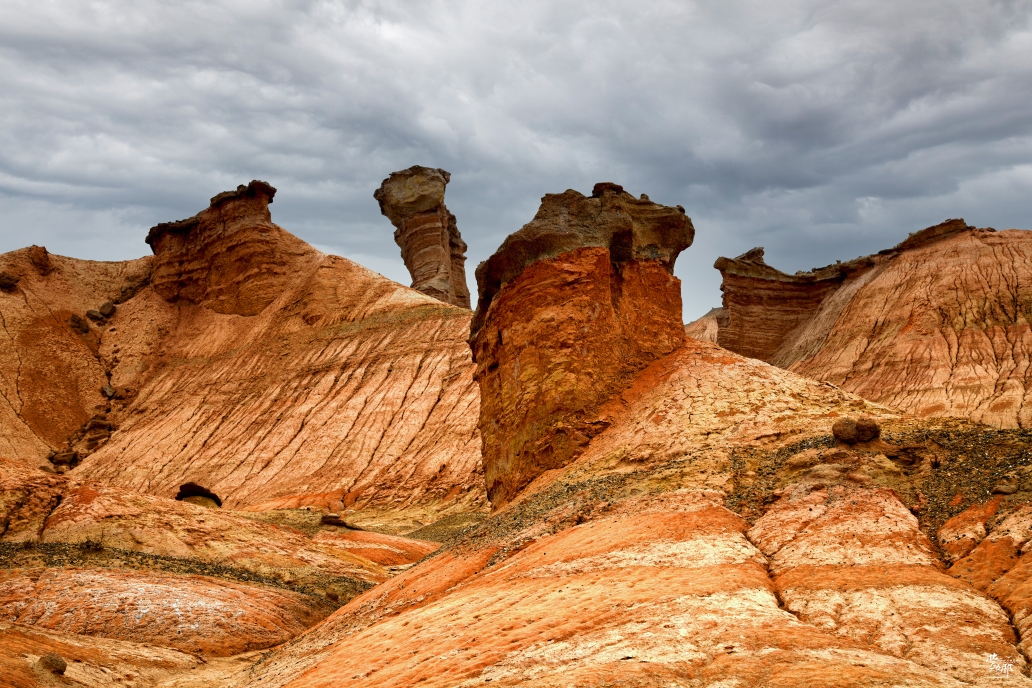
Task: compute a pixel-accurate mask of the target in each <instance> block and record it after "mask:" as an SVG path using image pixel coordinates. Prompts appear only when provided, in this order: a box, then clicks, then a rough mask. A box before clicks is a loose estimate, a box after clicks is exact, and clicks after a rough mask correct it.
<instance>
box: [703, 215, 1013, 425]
mask: <svg viewBox="0 0 1032 688" xmlns="http://www.w3.org/2000/svg"><path fill="white" fill-rule="evenodd" d="M715 267H716V268H717V269H718V270H720V272H721V275H722V276H723V285H722V287H721V289H722V290H723V292H724V309H722V310H721V311H719V312H716V313H711V314H709V315H708V316H707V317H706V318H704V319H703V320H702V321H700V322H699V323H695V324H693V327H694V328H695V329H697V330H699V331H700V334H702V330H703V329H704V328H705V327H706V324H707V323H709V327H710V330H717V334H716V339H715V340H714V341H716V342H717V343H718V344H720V345H721V346H723V347H725V348H727V349H730V350H732V351H735V352H737V353H740V354H742V355H744V356H750V357H752V358H758V359H760V360H763V361H767V362H769V363H772V364H774V365H776V366H780V367H782V368H787V369H789V370H793V371H795V372H798V373H800V374H802V375H805V376H807V377H812V378H814V379H817V380H822V381H826V382H830V383H832V384H836V385H839V386H840V387H842V388H843V389H847V390H849V391H851V392H854V393H856V394H859V395H861V396H863V397H864V398H867V399H870V400H872V401H877V402H879V403H883V404H887V405H891V406H893V407H894V408H898V409H901V410H903V411H906V412H908V413H913V414H916V415H918V416H956V417H960V418H968V419H971V420H975V421H978V422H982V423H987V424H990V425H994V426H996V427H1004V428H1016V427H1028V426H1029V424H1030V423H1032V415H1030V413H1032V410H1030V409H1032V406H1030V404H1029V401H1030V395H1032V386H1030V385H1029V384H1028V381H1027V377H1028V373H1029V361H1030V351H1032V329H1030V325H1029V323H1030V321H1032V233H1030V232H1027V231H1020V230H1007V231H1002V232H997V231H994V230H991V229H976V228H975V227H970V226H968V225H967V224H966V223H965V222H964V221H963V220H949V221H947V222H945V223H943V224H941V225H937V226H935V227H929V228H928V229H925V230H922V231H920V232H917V233H915V234H912V235H911V236H910V237H909V238H908V239H906V240H905V241H903V242H902V243H900V244H899V245H898V246H895V247H893V248H891V249H886V250H884V251H881V252H879V253H878V254H876V255H872V256H866V257H862V258H857V259H855V260H851V261H849V262H845V263H836V264H834V265H829V266H827V267H824V268H820V269H816V270H814V271H812V272H802V273H796V274H795V275H788V274H785V273H783V272H780V271H778V270H776V269H774V268H772V267H770V266H768V265H767V264H766V263H765V262H764V260H763V249H753V250H752V251H749V252H748V253H745V254H743V255H741V256H739V257H738V258H734V259H728V258H720V259H718V260H717V262H716V264H715Z"/></svg>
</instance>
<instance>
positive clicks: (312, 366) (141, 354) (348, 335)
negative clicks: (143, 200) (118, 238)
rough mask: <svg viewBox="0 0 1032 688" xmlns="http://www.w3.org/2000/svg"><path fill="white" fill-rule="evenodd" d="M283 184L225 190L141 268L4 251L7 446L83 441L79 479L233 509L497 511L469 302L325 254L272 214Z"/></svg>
mask: <svg viewBox="0 0 1032 688" xmlns="http://www.w3.org/2000/svg"><path fill="white" fill-rule="evenodd" d="M273 194H274V189H272V187H270V186H269V185H267V184H265V183H263V182H252V183H251V184H250V185H248V186H245V187H240V188H239V189H238V190H237V191H234V192H227V193H224V194H220V195H219V196H216V197H215V198H214V199H212V204H211V206H210V207H209V208H207V209H206V210H204V211H202V212H201V213H199V214H198V215H197V216H195V217H193V218H190V219H188V220H183V221H180V222H174V223H166V224H163V225H158V226H157V227H155V228H154V229H152V230H151V233H150V235H149V236H148V241H149V243H150V244H151V246H152V248H153V250H154V256H152V257H148V258H143V259H140V260H138V261H130V262H128V263H93V262H89V261H78V260H73V259H67V258H60V257H57V256H50V257H49V258H48V260H49V264H50V267H49V269H48V271H46V272H45V274H44V272H41V271H40V270H39V269H37V268H36V267H35V264H34V263H33V262H32V252H31V251H30V250H23V251H16V252H14V253H11V254H6V255H4V256H2V257H0V268H2V269H3V270H6V271H8V272H13V273H16V274H18V275H19V276H20V280H19V281H18V283H17V285H16V286H15V287H14V289H13V290H12V291H10V292H7V291H4V292H2V293H0V316H2V318H3V324H4V332H3V333H2V334H0V336H4V337H7V338H8V341H9V344H8V345H4V346H0V391H2V392H3V399H0V407H2V408H0V429H2V432H0V455H2V456H7V457H8V458H12V459H16V460H19V461H22V462H23V463H26V464H28V465H31V466H39V465H47V464H48V462H47V460H46V456H47V453H48V451H52V450H57V451H66V452H70V451H77V452H78V457H79V458H80V459H81V460H82V464H81V465H79V466H78V467H77V468H74V469H73V471H74V472H75V473H74V474H75V475H77V476H81V477H83V478H88V479H95V480H98V481H101V482H103V483H104V484H106V485H112V486H118V487H122V488H125V489H127V490H130V491H133V492H138V493H149V494H155V495H160V496H166V497H172V496H175V495H176V494H177V493H178V491H179V488H180V486H182V485H183V484H185V483H188V482H192V483H196V484H198V485H201V486H203V487H204V488H206V489H208V490H210V491H211V492H213V493H214V494H216V495H218V496H219V497H220V498H221V499H222V501H223V503H224V505H225V506H226V507H229V508H239V507H248V508H255V509H265V508H271V507H294V508H296V507H299V506H304V505H306V504H308V505H316V506H319V507H321V508H329V509H334V510H340V509H343V508H348V509H352V510H360V511H362V510H364V511H366V512H369V513H379V514H380V515H382V514H384V513H389V514H391V515H392V517H393V518H395V519H396V520H397V521H398V522H399V523H400V524H407V525H409V526H413V525H422V524H426V523H429V522H431V521H433V520H435V519H436V518H437V517H439V516H440V515H441V514H443V513H449V512H452V511H472V510H477V509H480V508H482V507H483V505H484V504H485V498H484V492H483V487H482V474H481V468H480V460H479V451H480V438H479V436H478V433H477V428H476V423H477V418H478V408H479V404H478V391H477V387H476V384H475V383H474V381H473V376H472V373H473V368H472V364H471V361H470V353H469V349H468V347H467V345H466V342H465V340H466V338H467V336H468V328H469V318H470V314H469V312H468V311H465V310H463V309H460V308H455V307H452V306H448V305H446V304H442V303H440V302H439V301H437V300H434V299H431V298H429V297H427V296H425V295H423V294H420V293H418V292H416V291H413V290H410V289H407V288H405V287H402V286H400V285H397V284H395V283H393V282H390V281H389V280H387V279H385V278H383V277H381V276H379V275H377V274H375V273H373V272H371V271H369V270H366V269H365V268H362V267H361V266H358V265H356V264H354V263H352V262H351V261H348V260H347V259H344V258H340V257H336V256H327V255H324V254H322V253H320V252H318V251H316V250H315V249H313V248H311V247H310V246H308V245H307V244H305V243H304V242H302V241H300V240H299V239H297V238H296V237H294V236H292V235H290V234H289V233H288V232H286V231H284V230H283V229H281V228H279V227H278V226H276V225H275V224H273V223H272V221H271V218H270V214H269V205H268V204H269V202H271V200H272V196H273ZM37 253H38V251H37ZM107 301H111V302H112V303H114V302H117V304H116V305H115V310H114V312H113V313H112V314H111V315H110V316H107V317H101V318H100V320H92V319H91V317H92V316H91V317H86V316H84V315H83V314H85V313H86V312H87V311H88V310H90V311H92V310H95V309H97V308H100V306H101V305H102V304H103V303H104V302H107ZM97 315H98V316H99V315H101V314H100V313H99V312H98V313H97ZM72 316H76V317H79V318H80V320H82V321H83V322H85V323H86V326H87V329H88V331H87V332H86V333H85V334H80V333H78V332H77V331H75V330H74V329H73V328H72V326H71V325H70V324H69V320H70V318H71V317H72ZM105 388H107V392H110V395H111V396H112V397H113V398H111V399H108V395H107V394H105V391H104V390H105Z"/></svg>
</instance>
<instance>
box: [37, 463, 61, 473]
mask: <svg viewBox="0 0 1032 688" xmlns="http://www.w3.org/2000/svg"><path fill="white" fill-rule="evenodd" d="M39 470H41V471H43V472H44V473H56V472H57V471H55V470H54V467H53V466H50V465H48V464H43V465H42V466H40V467H39Z"/></svg>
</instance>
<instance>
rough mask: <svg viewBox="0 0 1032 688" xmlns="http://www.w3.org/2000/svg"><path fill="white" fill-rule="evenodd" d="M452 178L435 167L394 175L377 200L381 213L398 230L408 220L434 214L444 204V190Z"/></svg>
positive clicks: (374, 194) (415, 166)
mask: <svg viewBox="0 0 1032 688" xmlns="http://www.w3.org/2000/svg"><path fill="white" fill-rule="evenodd" d="M450 181H451V174H450V173H449V172H447V171H445V170H442V169H439V168H435V167H423V166H422V165H413V166H412V167H410V168H408V169H407V170H401V171H399V172H391V175H390V176H389V177H387V178H386V179H384V180H383V183H381V184H380V188H379V189H377V190H376V191H374V192H373V198H375V199H376V201H377V202H378V203H379V204H380V212H381V213H383V215H384V216H385V217H386V218H387V219H389V220H390V221H391V224H393V225H394V226H395V227H399V228H400V227H401V226H402V224H403V223H404V220H405V218H406V217H407V216H409V215H413V214H415V213H424V212H427V211H428V210H433V209H434V208H436V207H437V206H439V205H441V204H442V203H444V189H445V187H446V186H447V185H448V182H450Z"/></svg>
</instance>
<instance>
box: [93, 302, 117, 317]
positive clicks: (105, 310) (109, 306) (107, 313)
mask: <svg viewBox="0 0 1032 688" xmlns="http://www.w3.org/2000/svg"><path fill="white" fill-rule="evenodd" d="M97 310H98V311H100V314H101V315H103V316H104V317H105V318H110V317H111V316H112V315H114V314H115V304H113V303H111V302H110V301H105V302H104V303H103V304H102V305H101V306H100V308H98V309H97Z"/></svg>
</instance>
